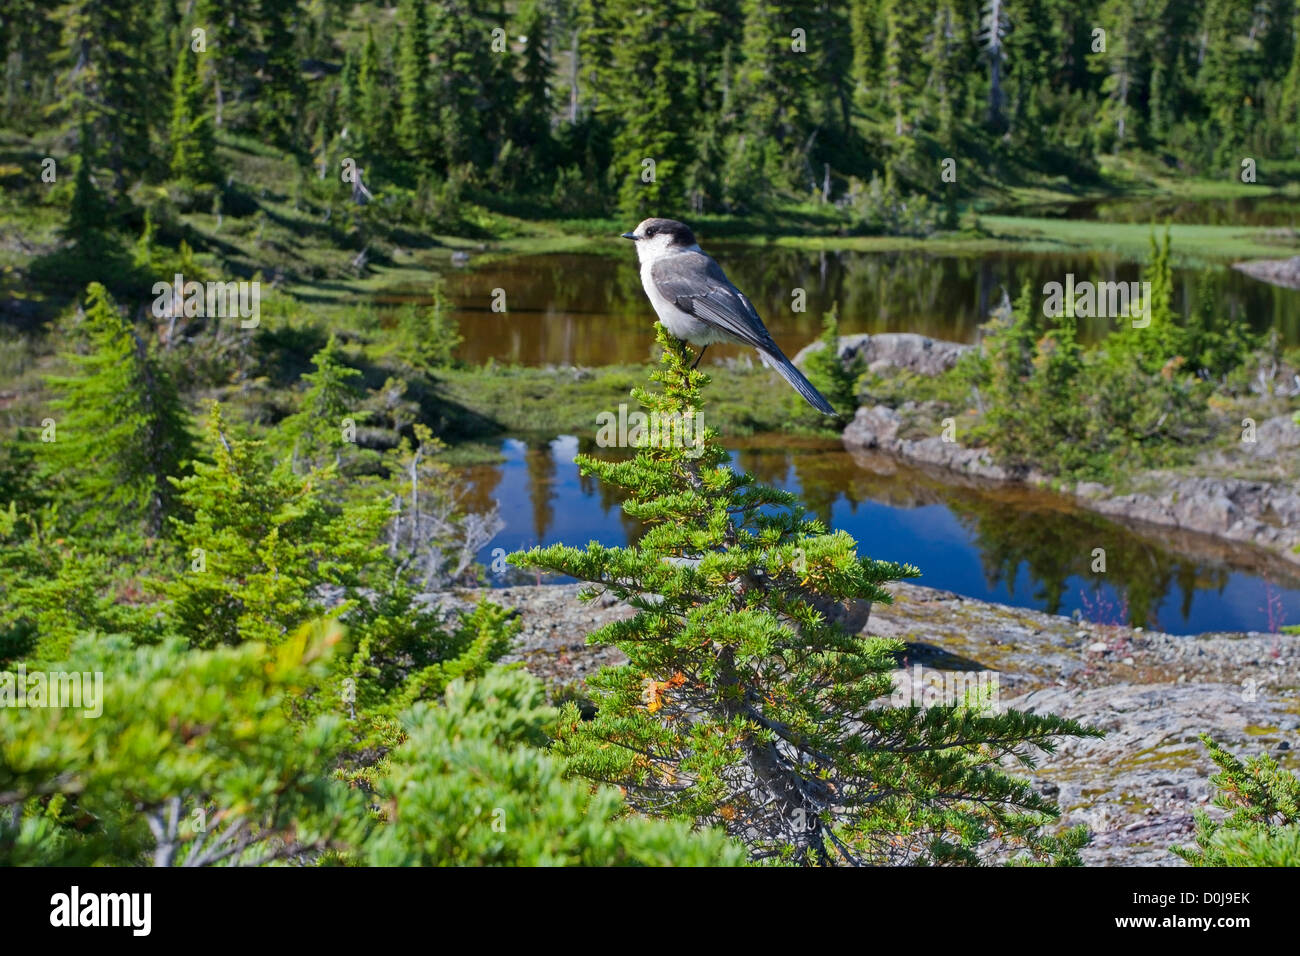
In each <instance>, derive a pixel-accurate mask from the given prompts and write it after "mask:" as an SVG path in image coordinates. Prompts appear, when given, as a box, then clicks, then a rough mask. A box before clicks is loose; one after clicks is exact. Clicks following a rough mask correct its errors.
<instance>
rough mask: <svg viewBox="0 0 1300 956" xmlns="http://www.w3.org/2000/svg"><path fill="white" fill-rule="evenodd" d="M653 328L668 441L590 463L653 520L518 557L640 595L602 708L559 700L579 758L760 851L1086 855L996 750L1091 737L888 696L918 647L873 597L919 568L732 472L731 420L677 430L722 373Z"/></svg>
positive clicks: (630, 789) (793, 854)
mask: <svg viewBox="0 0 1300 956" xmlns="http://www.w3.org/2000/svg"><path fill="white" fill-rule="evenodd" d="M659 342H660V344H661V345H662V346H663V349H664V355H663V361H662V364H661V366H660V368H659V369H658V370H657V371H656V372H655V373H654V374H653V377H654V379H655V380H656V381H658V382H659V383H660V385H661V386H662V390H661V391H659V392H657V393H651V392H647V391H644V390H640V389H638V390H637V391H636V393H635V394H636V395H637V397H638V399H639V400H640V401H641V403H642V404H643V405H645V406H646V408H647V409H648V410H649V413H650V415H651V420H652V421H657V422H658V423H659V425H660V428H659V429H658V430H657V437H656V436H655V435H652V434H650V433H649V431H648V430H647V432H643V433H642V436H641V444H640V446H639V450H638V452H637V454H636V456H635V457H634V458H632V459H631V460H625V461H618V462H612V461H600V460H597V459H593V458H589V457H586V456H580V457H579V459H578V464H579V467H580V468H581V470H582V471H583V472H584V473H586V474H591V475H595V476H596V477H598V478H599V479H600V480H602V481H604V482H607V483H610V484H612V485H615V486H617V487H619V488H622V489H623V490H624V491H625V492H626V493H627V495H628V498H627V500H626V501H625V503H624V505H623V509H624V512H625V513H626V514H628V515H629V516H630V517H633V518H636V519H638V520H640V521H642V522H644V523H645V524H646V525H647V526H648V530H647V531H646V533H645V535H644V536H643V537H642V538H641V539H640V541H639V542H638V543H637V544H635V545H631V546H628V547H618V548H606V547H604V546H601V545H598V544H594V543H593V544H591V545H589V546H588V547H587V548H586V549H585V550H580V549H577V548H572V547H568V546H564V545H555V546H552V547H547V548H534V549H532V550H530V551H528V552H525V553H519V554H515V555H512V556H511V560H512V561H513V562H514V563H516V564H518V565H521V566H523V567H528V568H533V569H537V570H545V571H554V572H558V573H561V574H566V575H570V576H572V577H575V578H577V579H579V580H581V581H587V582H590V583H591V585H592V587H590V588H588V589H587V590H586V591H585V592H584V596H585V597H586V598H588V599H591V598H594V597H595V596H597V595H599V594H601V593H606V592H607V593H609V594H612V595H613V596H615V597H617V598H620V599H623V600H625V601H627V602H628V603H630V604H631V605H632V607H634V608H635V609H636V611H637V613H636V615H635V616H634V617H632V618H630V619H627V620H622V621H618V622H616V623H614V624H611V625H608V626H606V627H604V628H602V629H601V630H599V631H597V632H595V633H594V634H592V635H590V637H589V639H588V640H589V642H591V643H596V644H612V645H615V646H617V647H618V648H619V649H620V650H621V651H623V653H624V654H626V655H627V658H628V660H627V663H626V664H622V665H619V666H616V667H609V668H605V669H604V670H602V671H601V672H600V673H599V674H598V675H596V676H595V677H593V678H592V679H591V680H590V681H589V687H590V689H591V690H592V691H593V692H594V697H595V704H596V715H595V717H594V718H593V719H591V720H584V719H582V716H581V714H580V712H579V710H578V708H577V707H576V706H575V705H569V706H568V707H567V708H566V709H565V711H564V713H563V714H562V716H561V719H560V723H559V727H558V729H557V747H558V748H559V750H560V752H561V753H563V754H564V755H565V756H566V757H567V758H568V759H569V762H570V767H571V768H572V769H573V771H574V772H576V773H578V774H581V775H582V776H585V777H587V778H588V779H590V780H593V781H597V782H603V783H614V784H618V785H619V786H621V787H623V788H625V789H626V791H627V794H628V801H629V803H630V804H631V805H632V807H633V808H634V809H637V810H639V811H641V812H642V813H646V814H649V815H652V816H660V817H669V818H679V819H685V820H689V821H692V822H694V823H696V824H698V825H712V826H719V827H722V828H724V829H726V830H727V831H728V832H729V833H731V834H733V835H734V836H736V837H738V838H740V839H742V840H744V841H745V842H746V843H747V844H748V845H749V847H750V851H751V856H752V857H753V858H754V859H756V860H771V859H779V860H784V861H788V862H793V863H797V864H803V865H838V864H850V865H861V864H871V863H881V864H899V863H916V862H943V863H976V862H978V861H980V860H981V859H983V858H985V855H986V854H987V853H988V852H989V851H991V850H993V849H995V848H996V849H1005V848H1011V849H1020V850H1024V851H1026V852H1027V854H1028V856H1030V857H1033V858H1038V859H1048V858H1053V857H1057V858H1059V859H1062V860H1069V859H1073V858H1074V857H1075V851H1076V849H1077V847H1078V846H1079V845H1080V844H1081V842H1082V840H1083V839H1084V835H1083V834H1082V833H1080V832H1078V831H1069V832H1068V833H1067V834H1066V835H1065V836H1064V837H1062V838H1055V837H1050V836H1046V835H1044V834H1043V833H1042V832H1041V829H1040V828H1041V827H1042V826H1043V825H1044V824H1047V823H1050V822H1051V821H1052V820H1053V819H1055V817H1056V815H1057V810H1056V808H1055V807H1054V806H1053V805H1052V804H1051V803H1050V801H1048V800H1046V799H1045V798H1043V797H1042V796H1040V795H1039V794H1037V793H1036V792H1034V790H1033V789H1032V788H1031V787H1030V786H1029V785H1028V783H1026V782H1025V781H1022V780H1018V779H1015V778H1013V777H1010V776H1008V775H1006V774H1005V773H1003V772H1002V771H1001V770H1000V769H999V767H998V761H999V760H1001V759H1002V758H1004V757H1007V756H1009V755H1012V754H1016V755H1019V756H1020V758H1021V759H1023V760H1030V759H1031V757H1030V751H1032V750H1034V749H1038V750H1043V751H1048V752H1050V751H1051V750H1052V748H1053V746H1054V741H1055V740H1056V739H1057V738H1059V737H1061V736H1065V735H1086V734H1091V735H1096V734H1097V732H1095V731H1091V730H1089V729H1087V728H1084V727H1082V726H1080V725H1079V724H1078V723H1076V722H1074V721H1070V720H1066V719H1062V718H1057V717H1052V716H1044V715H1035V714H1024V713H1018V712H1014V711H1010V712H1005V713H992V714H990V713H986V712H985V708H984V707H983V706H982V705H981V704H980V702H978V701H971V700H967V701H963V702H957V703H955V704H953V705H952V706H935V707H927V708H922V707H919V706H891V705H890V704H889V703H888V702H887V701H886V700H885V699H886V698H888V697H889V696H890V694H891V691H892V690H893V682H892V679H891V670H892V669H893V668H894V667H895V666H896V665H895V657H896V655H897V654H898V653H899V652H900V651H901V649H902V645H901V644H899V643H898V642H896V641H891V640H886V639H881V638H872V637H868V636H866V635H864V634H862V633H859V632H860V631H861V630H862V627H863V625H864V624H865V610H864V609H865V605H866V602H872V601H877V602H888V601H889V600H890V596H889V593H888V591H886V590H885V589H884V587H883V585H884V584H886V583H887V582H889V581H892V580H896V579H898V578H903V577H912V576H915V575H916V574H917V573H919V572H917V571H916V569H915V568H912V567H909V566H907V565H901V564H893V563H888V562H883V561H874V560H871V559H868V558H862V557H860V556H859V555H858V553H857V545H856V542H854V540H853V539H852V538H851V537H850V536H849V535H847V534H845V533H843V532H829V531H827V529H826V528H825V527H824V526H822V525H821V524H820V523H819V522H818V521H816V520H814V519H811V518H810V517H808V516H807V515H806V514H805V512H804V511H803V509H802V508H801V507H800V505H799V504H798V502H797V500H796V498H795V496H794V495H792V494H790V493H788V492H782V491H778V490H776V489H773V488H768V487H764V486H762V485H759V484H757V483H756V482H755V481H754V479H753V478H752V476H750V475H746V474H739V473H737V472H735V471H733V470H732V469H731V468H730V467H728V466H727V464H726V461H727V458H728V456H727V452H726V450H725V449H724V448H723V447H722V445H721V443H720V442H719V441H718V439H717V435H716V433H715V432H712V431H709V430H703V431H702V432H699V433H697V435H696V436H694V437H697V438H698V441H695V440H692V441H681V442H676V443H675V442H673V441H667V440H664V439H665V437H666V436H668V435H669V433H670V432H671V431H672V428H671V427H670V423H676V424H677V427H678V428H679V429H680V428H681V427H683V426H682V425H681V423H682V422H683V421H694V422H700V421H701V418H700V415H701V409H702V405H701V400H700V388H701V386H702V385H703V384H704V382H705V381H707V379H706V378H705V376H704V375H703V374H702V373H700V372H697V371H694V370H692V369H691V368H690V367H689V356H688V354H687V351H686V349H685V347H684V346H683V344H682V343H680V342H677V341H676V340H674V339H672V338H670V337H669V336H668V335H667V333H665V332H663V331H662V330H660V331H659ZM681 434H682V433H681V432H680V431H678V435H679V436H680V435H681Z"/></svg>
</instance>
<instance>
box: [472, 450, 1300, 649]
mask: <svg viewBox="0 0 1300 956" xmlns="http://www.w3.org/2000/svg"><path fill="white" fill-rule="evenodd" d="M782 441H783V442H784V441H785V440H784V439H783V440H782ZM579 450H580V449H579V443H578V440H577V439H576V438H573V437H571V436H561V437H559V438H555V439H550V440H544V439H538V440H532V441H523V440H520V439H515V438H512V439H507V440H506V441H505V442H504V443H503V445H502V452H503V454H504V462H503V463H502V464H499V465H492V466H479V467H475V468H471V469H467V470H466V478H467V480H468V481H469V484H470V489H469V495H468V498H467V504H470V505H471V506H475V507H482V506H483V505H485V504H487V503H489V502H491V501H492V500H496V501H497V502H498V503H499V505H500V509H501V517H502V518H503V519H504V521H505V530H503V531H502V532H501V533H500V534H499V535H498V536H497V538H496V539H495V540H494V541H493V542H492V543H491V544H490V545H488V546H487V547H485V548H484V549H483V551H482V552H481V553H480V554H479V561H481V562H482V563H483V564H484V565H485V566H490V564H491V560H492V553H491V552H492V549H493V548H498V547H500V548H505V549H506V550H507V551H513V550H517V549H520V548H527V547H531V546H532V545H534V544H553V543H556V542H563V543H566V544H571V545H575V546H579V547H580V546H582V545H585V544H586V543H587V542H589V541H599V542H601V543H602V544H606V545H617V544H624V543H627V542H628V541H629V540H635V539H636V537H637V536H638V535H639V533H640V528H639V526H638V525H637V523H636V522H633V521H631V520H629V519H628V518H627V517H626V516H625V515H623V513H622V511H621V509H620V508H619V507H618V499H617V498H615V497H614V496H613V495H612V494H611V493H610V492H609V491H608V490H607V489H605V488H604V487H603V486H599V485H597V483H596V482H594V481H593V480H591V479H589V478H584V477H582V476H580V475H579V474H578V469H577V466H576V465H574V464H573V457H574V455H575V454H576V453H577V452H578V451H579ZM582 450H584V451H587V452H591V451H593V450H594V451H597V452H598V453H599V454H601V455H602V456H606V455H609V454H610V452H609V451H608V450H605V449H598V450H597V449H588V448H584V449H582ZM732 463H733V466H734V467H737V468H741V469H745V470H747V471H750V472H752V473H753V474H754V475H756V476H757V477H758V478H759V479H760V480H761V481H764V482H766V483H768V484H772V485H776V486H778V487H781V488H785V489H787V490H790V491H793V492H796V493H798V494H799V495H800V496H801V498H802V500H803V501H804V503H805V504H806V505H807V506H808V507H809V509H810V510H812V511H813V512H815V513H816V514H818V515H819V516H820V517H821V518H822V520H823V521H826V522H828V523H829V524H830V526H831V527H833V528H837V529H843V530H845V531H848V532H849V533H850V534H852V535H853V536H854V537H855V538H856V539H857V541H858V543H859V547H860V553H861V554H863V555H869V556H871V557H874V558H882V559H886V560H892V561H902V562H907V563H910V564H914V565H916V566H917V567H918V568H920V570H921V572H922V577H921V578H920V579H918V580H917V582H916V583H919V584H923V585H926V586H929V587H935V588H942V589H945V590H950V591H955V592H957V593H959V594H962V595H966V596H969V597H975V598H980V599H983V600H989V601H998V602H1001V603H1005V604H1011V605H1014V606H1018V607H1030V608H1036V609H1039V610H1046V611H1049V612H1052V613H1058V614H1067V615H1069V614H1073V613H1074V612H1076V611H1078V612H1079V613H1080V615H1081V616H1082V617H1084V618H1086V619H1088V620H1095V621H1097V622H1098V623H1105V624H1113V623H1120V622H1129V623H1132V624H1137V625H1145V626H1147V627H1159V628H1160V629H1162V630H1165V631H1168V632H1170V633H1174V634H1191V633H1201V632H1204V631H1216V630H1259V631H1267V630H1269V629H1270V619H1269V613H1268V610H1267V609H1268V606H1269V604H1270V602H1271V603H1272V605H1273V608H1274V613H1273V618H1272V623H1274V624H1282V623H1292V624H1294V623H1300V575H1297V574H1296V573H1295V571H1294V569H1291V568H1288V567H1286V566H1284V565H1281V563H1280V562H1279V561H1278V559H1276V558H1274V557H1272V556H1271V555H1268V554H1266V553H1264V552H1262V551H1256V550H1255V549H1250V548H1243V547H1241V546H1239V545H1237V546H1233V547H1227V546H1225V545H1224V544H1223V543H1221V542H1217V541H1215V540H1213V539H1209V538H1204V537H1201V536H1191V535H1178V534H1175V533H1172V532H1171V531H1170V530H1169V529H1167V528H1153V529H1150V530H1138V529H1134V528H1129V527H1126V526H1124V525H1121V524H1117V523H1115V522H1112V521H1108V520H1106V519H1104V518H1101V517H1099V516H1096V515H1093V514H1090V513H1088V512H1084V511H1079V510H1077V509H1074V508H1072V507H1070V506H1069V505H1068V504H1067V503H1066V502H1065V501H1064V500H1062V499H1060V498H1058V497H1056V496H1054V495H1050V494H1046V493H1040V492H1036V491H1027V490H1025V489H1022V488H1015V489H1009V488H995V487H976V486H972V487H959V486H956V485H954V484H953V482H952V480H951V479H950V478H949V479H940V478H937V477H933V476H931V475H929V474H926V473H924V472H922V471H918V470H915V469H911V468H908V467H906V466H904V465H901V464H899V463H897V462H894V461H893V460H891V459H888V458H884V457H880V456H870V455H866V454H861V453H854V454H850V453H849V452H847V451H845V450H844V449H843V448H842V447H841V446H840V445H838V444H837V443H827V442H805V443H803V444H802V445H799V446H796V447H789V446H788V444H787V445H785V446H784V447H774V446H771V445H765V444H763V443H750V444H748V445H747V446H745V447H741V448H735V449H733V450H732ZM1094 548H1104V549H1105V551H1106V573H1105V574H1093V573H1092V571H1091V565H1092V561H1093V549H1094ZM1279 609H1280V612H1279ZM1280 618H1285V619H1284V620H1282V619H1280Z"/></svg>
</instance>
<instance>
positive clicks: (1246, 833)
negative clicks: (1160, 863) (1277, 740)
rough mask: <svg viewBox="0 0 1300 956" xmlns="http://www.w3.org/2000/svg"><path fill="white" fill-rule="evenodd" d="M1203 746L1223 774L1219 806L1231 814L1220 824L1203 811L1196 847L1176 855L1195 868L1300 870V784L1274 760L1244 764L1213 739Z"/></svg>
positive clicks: (1216, 780)
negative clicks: (1298, 867)
mask: <svg viewBox="0 0 1300 956" xmlns="http://www.w3.org/2000/svg"><path fill="white" fill-rule="evenodd" d="M1201 742H1202V743H1204V744H1205V746H1206V747H1207V748H1208V749H1209V751H1210V759H1211V760H1213V761H1214V763H1215V765H1216V766H1218V768H1219V772H1218V773H1217V774H1215V775H1214V776H1212V777H1211V778H1210V782H1211V783H1213V784H1214V785H1215V787H1216V788H1217V790H1218V792H1217V793H1216V794H1215V797H1214V804H1215V806H1217V807H1220V808H1222V809H1223V810H1226V811H1228V813H1227V815H1226V817H1225V818H1224V819H1223V820H1222V821H1219V822H1216V821H1214V820H1212V819H1211V818H1210V815H1209V814H1208V813H1206V812H1205V811H1204V810H1202V809H1199V808H1198V809H1197V810H1196V811H1195V813H1194V816H1195V817H1196V843H1195V845H1194V846H1190V847H1181V846H1175V847H1170V849H1171V850H1172V851H1173V852H1174V853H1175V854H1176V855H1178V856H1180V857H1182V858H1183V859H1184V860H1186V861H1187V862H1188V863H1190V864H1192V866H1298V865H1300V778H1297V777H1296V775H1295V774H1294V773H1292V772H1291V771H1289V770H1287V769H1286V768H1285V767H1280V766H1278V763H1277V761H1276V760H1274V759H1273V758H1272V757H1270V756H1269V755H1268V754H1260V755H1259V756H1258V757H1249V758H1247V759H1246V760H1244V761H1243V760H1242V759H1241V758H1239V757H1237V756H1236V755H1234V754H1233V753H1232V752H1231V751H1229V750H1227V749H1226V748H1225V747H1224V746H1223V745H1222V744H1220V743H1217V742H1216V741H1215V740H1214V739H1213V738H1212V737H1211V736H1210V735H1209V734H1201Z"/></svg>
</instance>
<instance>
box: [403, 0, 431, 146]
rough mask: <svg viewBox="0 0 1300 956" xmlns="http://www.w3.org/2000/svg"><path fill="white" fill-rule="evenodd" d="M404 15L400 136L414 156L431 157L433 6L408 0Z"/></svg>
mask: <svg viewBox="0 0 1300 956" xmlns="http://www.w3.org/2000/svg"><path fill="white" fill-rule="evenodd" d="M401 14H402V34H401V46H400V47H399V52H398V60H397V78H398V82H399V84H400V91H401V99H400V102H401V118H400V120H399V121H398V125H397V135H398V138H399V139H400V140H401V143H402V148H403V149H404V150H406V151H407V153H408V154H409V157H410V158H411V159H416V160H428V159H430V158H431V156H430V152H429V150H430V143H431V140H432V136H433V132H434V130H433V123H432V119H431V116H432V111H431V110H430V102H431V96H432V89H431V87H430V85H429V73H430V69H429V5H428V3H427V2H426V0H404V2H403V4H402V11H401Z"/></svg>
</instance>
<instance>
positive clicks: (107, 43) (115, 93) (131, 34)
mask: <svg viewBox="0 0 1300 956" xmlns="http://www.w3.org/2000/svg"><path fill="white" fill-rule="evenodd" d="M68 28H69V32H70V34H71V35H72V37H73V40H74V42H73V56H74V58H75V59H76V61H77V69H75V70H73V71H72V72H71V74H70V78H71V81H72V84H73V85H72V91H71V92H72V97H71V98H72V101H73V106H74V109H75V110H76V112H77V114H78V115H79V116H81V117H82V118H83V120H84V121H86V122H88V123H89V124H90V125H91V128H92V131H93V133H94V137H95V142H96V143H97V144H98V145H99V147H100V149H101V151H102V159H103V162H104V164H105V165H106V166H107V167H108V169H109V171H110V172H112V174H113V183H112V186H113V191H114V192H115V193H117V194H121V193H123V192H125V190H126V186H127V177H128V176H130V175H138V174H141V173H144V172H145V171H146V170H147V169H148V168H149V165H150V160H151V154H150V128H151V126H152V125H153V120H154V118H155V116H156V112H157V105H156V104H157V103H158V99H157V97H153V96H150V95H149V94H150V87H151V83H152V82H153V75H152V73H151V71H150V65H149V62H148V59H147V55H148V52H149V29H150V24H149V10H148V7H147V6H145V5H144V4H139V3H118V2H115V0H83V2H81V3H78V4H74V5H73V6H72V8H71V15H70V17H69V20H68Z"/></svg>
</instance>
